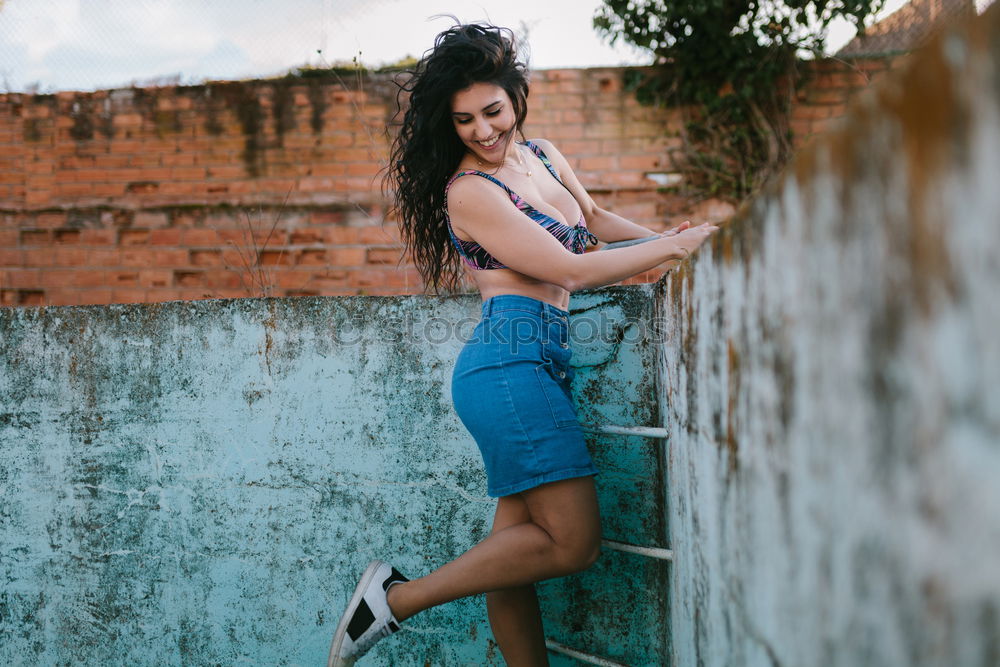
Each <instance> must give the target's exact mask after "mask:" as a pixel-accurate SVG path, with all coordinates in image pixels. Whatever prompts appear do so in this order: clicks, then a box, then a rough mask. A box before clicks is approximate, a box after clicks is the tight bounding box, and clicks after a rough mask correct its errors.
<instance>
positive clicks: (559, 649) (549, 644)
mask: <svg viewBox="0 0 1000 667" xmlns="http://www.w3.org/2000/svg"><path fill="white" fill-rule="evenodd" d="M545 648H547V649H549V650H550V651H553V652H555V653H562V654H563V655H568V656H569V657H571V658H576V659H577V660H579V661H581V662H585V663H587V664H589V665H600V666H601V667H628V666H627V665H623V664H622V663H620V662H615V661H613V660H608V659H607V658H602V657H601V656H599V655H592V654H590V653H584V652H583V651H578V650H577V649H575V648H570V647H569V646H566V645H564V644H560V643H559V642H555V641H552V640H551V639H546V640H545Z"/></svg>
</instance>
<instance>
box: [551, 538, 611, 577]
mask: <svg viewBox="0 0 1000 667" xmlns="http://www.w3.org/2000/svg"><path fill="white" fill-rule="evenodd" d="M557 553H558V556H557V560H558V564H559V568H560V570H562V571H563V574H564V575H565V574H576V573H577V572H583V571H584V570H587V569H589V568H590V566H592V565H593V564H594V563H595V562H597V558H598V557H599V556H600V555H601V538H600V535H596V536H593V537H589V538H586V539H575V540H573V542H572V543H570V544H565V545H560V547H559V548H557Z"/></svg>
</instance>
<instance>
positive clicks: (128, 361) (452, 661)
mask: <svg viewBox="0 0 1000 667" xmlns="http://www.w3.org/2000/svg"><path fill="white" fill-rule="evenodd" d="M652 305H653V300H652V296H651V288H649V287H631V288H618V289H609V290H602V291H599V292H593V293H587V294H581V295H579V296H577V297H574V300H573V304H572V309H573V311H574V317H573V319H572V321H571V327H572V332H573V337H574V339H575V345H576V349H577V351H576V357H575V359H574V363H575V365H576V366H577V368H578V375H577V378H576V381H575V382H576V385H575V390H576V394H577V397H578V400H579V402H580V412H581V416H582V419H583V421H584V422H586V423H613V424H626V425H628V424H641V425H645V424H650V423H655V422H656V420H657V415H656V414H655V412H656V409H657V406H656V401H655V400H654V398H653V397H654V396H655V387H654V377H655V362H654V359H655V357H654V355H653V354H652V348H651V346H652V345H653V343H652V342H651V341H650V340H649V338H648V337H646V336H645V335H644V333H646V332H645V331H644V330H643V328H642V324H643V323H644V322H646V321H648V320H649V319H650V317H651V314H652ZM478 314H479V312H478V300H477V299H475V298H472V297H467V298H459V299H453V300H437V299H428V298H422V297H396V298H374V297H367V298H366V297H351V298H308V299H285V300H239V301H199V302H190V303H182V302H175V303H168V304H161V305H137V306H110V307H59V308H48V309H37V308H29V309H4V310H0V577H2V581H3V585H2V590H0V637H3V639H2V641H0V664H5V665H9V664H13V665H18V664H23V665H42V664H45V665H55V664H70V663H72V664H86V665H102V666H103V665H149V664H163V665H206V664H223V665H237V664H248V665H317V664H323V660H324V659H325V655H326V649H327V645H328V642H329V639H330V637H331V633H332V631H333V629H334V626H335V624H336V622H337V618H338V615H339V613H340V611H341V609H342V608H343V605H344V604H345V602H346V599H347V596H348V595H349V593H350V591H351V590H352V589H353V586H354V583H355V580H356V577H357V574H358V573H359V572H360V571H361V569H362V568H363V567H364V565H365V563H366V562H367V561H368V560H369V559H370V558H373V557H382V558H387V559H390V560H392V561H393V562H394V563H395V564H396V565H397V566H398V567H399V568H400V569H401V570H402V571H403V572H406V573H410V574H412V575H419V574H422V573H425V572H427V571H428V570H429V569H430V568H432V567H434V566H436V565H439V564H441V563H443V562H445V561H447V560H449V559H450V558H453V557H454V556H456V555H458V554H459V553H461V552H462V551H463V550H464V549H466V548H468V547H469V546H471V545H472V544H474V543H475V542H476V541H478V540H479V539H481V538H482V537H483V536H484V535H485V534H486V532H487V531H488V528H489V520H490V518H491V517H492V509H493V502H492V501H490V500H489V499H488V498H487V497H486V496H485V480H484V478H483V476H482V473H481V463H480V460H479V454H478V451H477V450H476V448H475V445H474V443H473V442H472V441H471V439H470V438H469V436H468V435H467V433H466V432H465V431H464V429H463V428H462V426H461V425H460V423H459V422H458V420H457V418H456V417H455V415H454V414H453V411H452V409H451V404H450V389H449V383H450V375H451V369H452V367H453V363H454V359H455V356H456V354H457V352H458V349H459V347H460V345H461V344H462V342H463V339H464V337H465V336H467V335H468V333H469V332H470V331H471V329H472V326H473V325H474V323H475V321H476V320H477V319H478ZM591 444H592V445H593V449H594V455H595V459H596V460H597V462H598V465H599V466H600V467H601V468H602V470H603V471H604V472H603V474H602V475H601V476H600V477H599V480H598V481H599V486H600V495H601V502H602V506H603V511H604V515H605V535H606V537H608V538H610V539H613V540H618V541H622V542H626V543H630V544H640V545H646V546H662V545H663V543H664V540H665V521H664V517H663V516H662V512H661V511H660V509H659V508H661V507H662V498H663V497H664V494H665V490H664V489H663V487H662V483H661V480H662V478H663V474H662V473H663V469H664V465H665V464H664V461H663V460H662V455H661V452H660V451H659V450H658V448H656V447H655V446H652V445H651V444H650V443H649V442H643V441H638V440H636V439H630V438H621V437H616V436H602V437H600V438H595V439H594V440H593V442H592V443H591ZM665 584H666V573H665V571H664V569H663V566H662V565H659V564H657V563H656V562H655V561H649V560H647V559H643V558H642V557H639V556H633V555H630V554H621V553H613V554H607V555H605V557H603V558H602V559H601V562H600V564H599V565H598V567H597V568H596V569H595V571H594V572H592V573H588V574H587V575H585V576H583V577H576V578H571V579H567V580H564V581H561V582H554V583H552V584H547V585H546V586H545V588H544V590H543V597H544V599H545V605H546V609H547V614H548V616H549V617H550V623H549V629H550V631H551V633H550V635H551V637H552V638H553V639H555V640H556V641H559V642H561V643H564V644H568V645H571V646H576V647H578V648H584V649H586V650H589V651H593V652H596V653H600V654H603V655H609V656H611V657H614V658H616V659H619V660H622V661H625V662H627V663H628V664H652V663H657V662H659V661H660V660H661V659H662V656H663V655H664V654H663V651H664V650H665V647H666V646H667V630H668V626H667V623H666V620H667V614H666V605H665V591H664V587H665ZM649 591H654V593H653V594H652V595H651V594H649ZM565 596H570V597H569V599H568V600H567V599H564V598H565ZM567 608H568V609H570V610H572V613H571V614H567V615H565V616H563V615H562V614H561V612H562V611H563V610H564V609H567ZM557 615H558V616H559V617H558V618H557ZM584 618H585V620H584ZM371 664H394V665H424V664H431V665H465V664H490V665H497V664H501V659H500V657H499V652H498V651H497V650H496V647H495V646H494V645H493V643H492V641H491V638H490V634H489V630H488V627H487V624H486V615H485V609H484V608H483V605H482V602H481V599H472V600H465V601H460V602H456V603H454V604H451V605H446V606H444V607H441V608H439V609H436V610H433V611H430V612H428V613H426V614H423V615H421V616H418V617H417V618H415V619H414V620H413V622H412V623H410V624H408V631H407V632H405V633H403V636H402V637H399V638H393V640H392V641H390V642H386V643H385V645H384V646H381V645H380V646H379V647H377V649H376V652H375V657H374V659H373V660H372V661H371Z"/></svg>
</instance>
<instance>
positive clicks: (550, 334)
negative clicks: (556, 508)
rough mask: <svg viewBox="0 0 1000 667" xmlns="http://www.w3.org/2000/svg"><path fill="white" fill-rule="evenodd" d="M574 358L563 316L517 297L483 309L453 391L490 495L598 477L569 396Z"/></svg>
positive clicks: (566, 319) (508, 296)
mask: <svg viewBox="0 0 1000 667" xmlns="http://www.w3.org/2000/svg"><path fill="white" fill-rule="evenodd" d="M572 354H573V352H572V350H571V349H570V346H569V313H567V312H566V311H564V310H560V309H559V308H556V307H555V306H552V305H550V304H547V303H545V302H543V301H538V300H537V299H532V298H530V297H526V296H520V295H515V294H503V295H499V296H495V297H492V298H490V299H488V300H486V301H484V302H483V317H482V319H481V320H480V321H479V323H478V324H477V325H476V328H475V330H474V331H473V333H472V336H471V337H470V338H469V341H468V342H467V343H466V344H465V347H464V348H462V352H461V354H459V355H458V361H457V362H456V364H455V371H454V374H453V375H452V383H451V392H452V400H453V401H454V403H455V411H456V412H457V413H458V416H459V418H460V419H461V420H462V423H463V424H465V427H466V428H467V429H469V432H470V433H471V434H472V437H473V438H474V439H475V441H476V444H477V445H479V451H480V452H481V453H482V455H483V463H484V464H485V466H486V478H487V492H488V493H489V495H491V496H493V497H498V496H507V495H511V494H513V493H518V492H520V491H524V490H526V489H530V488H533V487H536V486H538V485H540V484H545V483H547V482H555V481H558V480H562V479H569V478H571V477H582V476H585V475H594V474H596V473H597V469H596V468H595V467H594V464H593V462H592V461H591V460H590V453H589V452H588V451H587V446H586V443H585V442H584V438H583V431H582V430H581V428H580V423H579V422H578V421H577V418H576V412H575V410H574V408H573V402H572V400H571V397H570V381H571V380H572V379H573V369H572V368H570V365H569V360H570V357H571V356H572Z"/></svg>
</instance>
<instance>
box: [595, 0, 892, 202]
mask: <svg viewBox="0 0 1000 667" xmlns="http://www.w3.org/2000/svg"><path fill="white" fill-rule="evenodd" d="M883 2H884V0H604V4H603V5H602V6H601V7H599V8H598V10H597V14H596V16H595V17H594V26H595V28H597V30H598V32H599V33H601V34H602V35H603V36H605V37H606V38H607V39H608V40H609V41H610V42H611V43H614V42H615V41H617V40H619V39H621V40H624V41H626V42H628V43H630V44H633V45H635V46H638V47H640V48H641V49H645V50H647V51H649V52H651V54H652V55H654V56H655V62H656V64H658V65H660V67H658V68H656V70H655V73H654V74H653V75H651V76H646V77H640V78H638V79H637V80H635V81H633V82H632V83H633V85H634V87H635V89H636V91H637V93H638V95H639V98H640V100H642V101H646V102H654V103H667V104H675V105H678V106H680V108H681V109H682V111H683V116H684V120H685V122H684V128H683V131H682V137H683V139H684V150H683V159H682V160H681V161H680V162H679V163H678V164H677V167H678V168H679V169H680V170H682V171H683V172H685V175H686V176H687V180H688V182H689V184H690V185H691V186H693V187H694V188H695V190H696V191H698V192H700V193H702V194H703V195H705V196H723V197H727V198H731V199H737V200H738V199H742V198H743V197H745V196H747V195H748V194H750V193H751V192H753V191H754V190H755V189H756V188H757V187H758V186H759V185H760V184H761V183H762V182H763V181H764V180H765V179H767V178H768V177H769V176H770V175H771V174H772V173H774V172H775V171H776V170H777V169H779V168H780V167H781V166H782V165H783V164H784V163H785V161H786V160H787V158H788V155H789V153H790V147H791V142H790V135H789V130H788V117H789V113H790V110H791V100H792V96H793V94H794V90H795V86H796V85H797V84H798V82H799V75H798V70H797V67H796V64H797V62H798V58H800V57H802V56H810V55H811V56H817V55H821V54H822V52H823V48H824V46H825V39H826V34H827V30H828V28H829V26H830V23H831V22H832V21H833V20H834V19H836V18H846V19H847V20H849V21H850V22H851V23H853V24H854V25H855V26H857V27H858V28H861V29H863V27H864V25H865V21H866V20H867V19H869V17H871V16H872V15H873V14H874V13H875V12H877V11H878V10H879V9H880V8H881V6H882V4H883Z"/></svg>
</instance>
